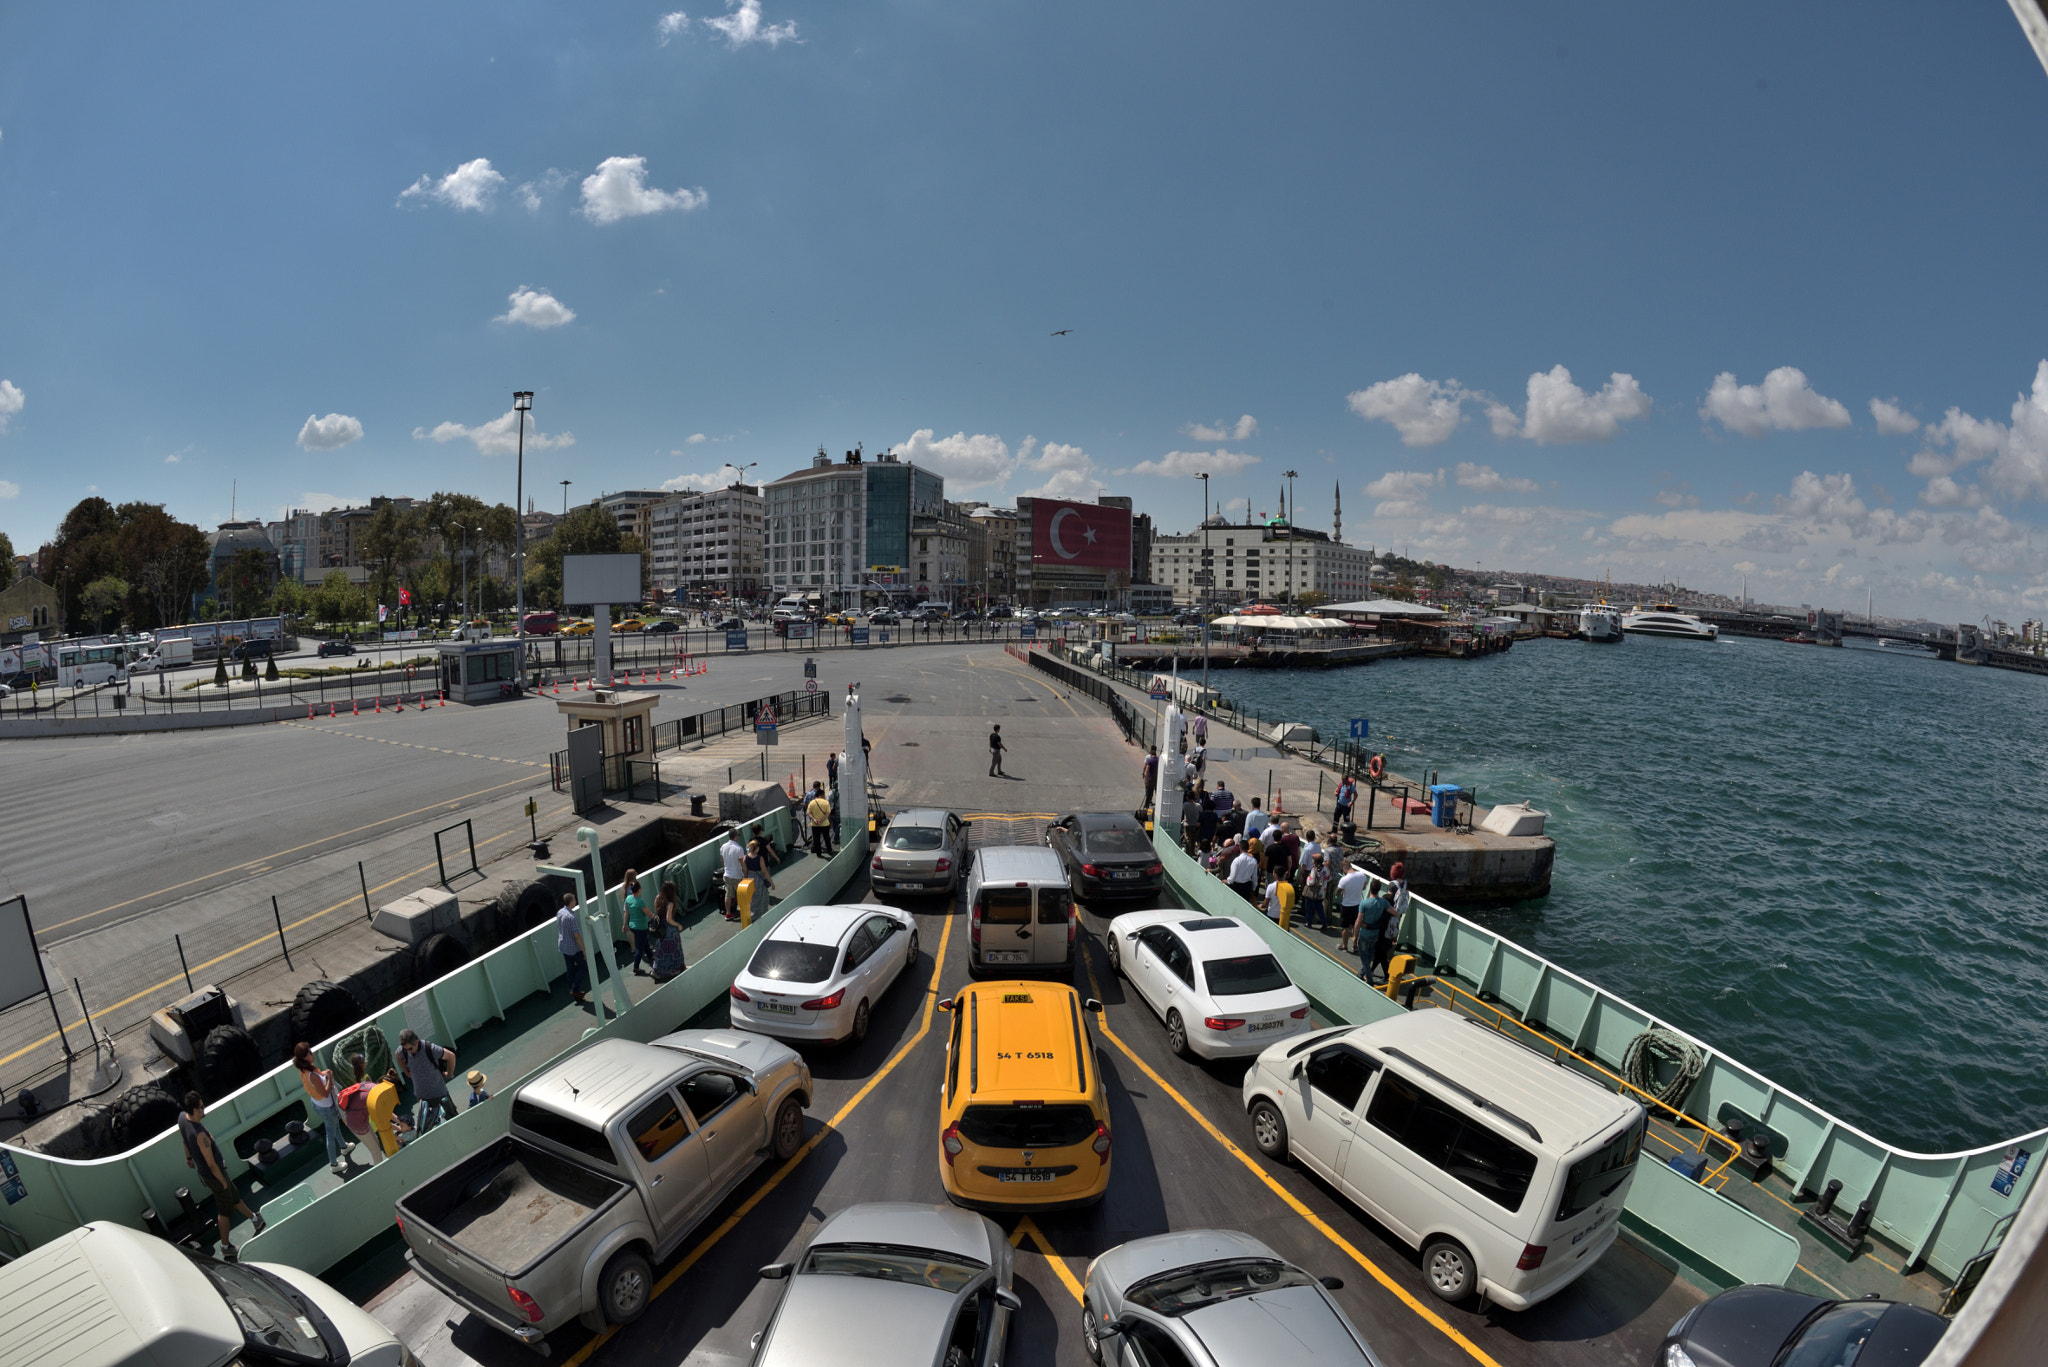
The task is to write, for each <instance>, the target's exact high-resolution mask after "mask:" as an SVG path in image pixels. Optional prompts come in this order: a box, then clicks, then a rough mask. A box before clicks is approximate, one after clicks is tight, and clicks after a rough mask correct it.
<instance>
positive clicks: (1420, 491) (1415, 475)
mask: <svg viewBox="0 0 2048 1367" xmlns="http://www.w3.org/2000/svg"><path fill="white" fill-rule="evenodd" d="M1443 482H1444V472H1443V471H1441V470H1389V471H1387V472H1386V473H1385V474H1384V475H1381V476H1380V477H1379V478H1378V479H1376V480H1374V481H1373V482H1372V483H1370V484H1368V485H1366V486H1365V496H1366V497H1367V498H1414V497H1417V496H1418V495H1421V496H1425V497H1426V496H1427V495H1428V493H1429V491H1430V490H1431V489H1435V488H1438V487H1439V486H1441V485H1442V484H1443Z"/></svg>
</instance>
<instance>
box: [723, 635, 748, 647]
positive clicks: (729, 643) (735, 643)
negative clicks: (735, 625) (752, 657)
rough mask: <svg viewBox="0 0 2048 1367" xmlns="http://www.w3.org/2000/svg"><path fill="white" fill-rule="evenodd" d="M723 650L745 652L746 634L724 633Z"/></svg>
mask: <svg viewBox="0 0 2048 1367" xmlns="http://www.w3.org/2000/svg"><path fill="white" fill-rule="evenodd" d="M725 648H726V649H727V650H745V649H746V648H747V633H746V632H744V631H728V632H726V633H725Z"/></svg>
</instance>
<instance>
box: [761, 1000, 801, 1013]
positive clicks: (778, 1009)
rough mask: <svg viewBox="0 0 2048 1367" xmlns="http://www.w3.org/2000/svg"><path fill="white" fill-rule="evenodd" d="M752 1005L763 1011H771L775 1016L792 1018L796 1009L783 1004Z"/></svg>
mask: <svg viewBox="0 0 2048 1367" xmlns="http://www.w3.org/2000/svg"><path fill="white" fill-rule="evenodd" d="M754 1004H755V1005H756V1006H758V1007H760V1008H761V1009H762V1010H763V1011H773V1012H775V1013H776V1014H777V1015H783V1016H794V1015H795V1014H796V1008H795V1007H794V1006H790V1005H789V1004H787V1003H785V1002H756V1003H754Z"/></svg>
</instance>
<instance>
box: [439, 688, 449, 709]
mask: <svg viewBox="0 0 2048 1367" xmlns="http://www.w3.org/2000/svg"><path fill="white" fill-rule="evenodd" d="M447 705H448V690H447V689H445V688H444V689H442V690H441V706H443V707H446V706H447Z"/></svg>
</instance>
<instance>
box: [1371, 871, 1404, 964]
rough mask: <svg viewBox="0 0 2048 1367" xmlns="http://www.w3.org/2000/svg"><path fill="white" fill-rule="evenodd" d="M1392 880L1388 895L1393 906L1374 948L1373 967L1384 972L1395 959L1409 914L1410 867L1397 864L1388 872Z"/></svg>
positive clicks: (1388, 910) (1389, 910)
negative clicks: (1404, 921)
mask: <svg viewBox="0 0 2048 1367" xmlns="http://www.w3.org/2000/svg"><path fill="white" fill-rule="evenodd" d="M1387 875H1388V878H1389V880H1390V883H1389V886H1388V890H1387V891H1388V895H1389V898H1390V900H1391V901H1392V903H1393V905H1392V906H1390V907H1389V908H1388V909H1387V919H1386V923H1385V924H1384V925H1382V926H1381V927H1380V938H1379V941H1378V943H1376V944H1375V945H1374V946H1373V952H1372V962H1373V966H1374V967H1376V968H1378V969H1380V970H1381V971H1382V972H1384V971H1385V970H1386V968H1387V965H1388V963H1389V962H1390V961H1391V960H1392V959H1393V957H1394V943H1395V941H1396V940H1398V939H1399V938H1400V934H1401V918H1402V917H1404V916H1406V915H1407V914H1408V866H1407V865H1405V864H1396V865H1394V867H1393V868H1391V869H1388V870H1387Z"/></svg>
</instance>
